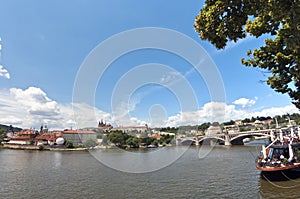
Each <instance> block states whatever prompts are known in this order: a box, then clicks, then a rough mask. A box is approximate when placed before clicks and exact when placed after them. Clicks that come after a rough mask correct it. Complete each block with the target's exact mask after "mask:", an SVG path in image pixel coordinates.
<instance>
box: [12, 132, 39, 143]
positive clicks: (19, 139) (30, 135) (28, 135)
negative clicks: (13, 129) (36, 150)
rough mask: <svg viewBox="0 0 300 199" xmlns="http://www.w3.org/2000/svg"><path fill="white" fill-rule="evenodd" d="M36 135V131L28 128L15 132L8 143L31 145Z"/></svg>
mask: <svg viewBox="0 0 300 199" xmlns="http://www.w3.org/2000/svg"><path fill="white" fill-rule="evenodd" d="M35 136H36V131H34V130H30V129H26V130H22V131H20V132H18V133H16V134H15V136H13V137H12V138H10V140H9V141H8V142H7V144H18V145H29V144H31V143H32V141H33V139H34V137H35Z"/></svg>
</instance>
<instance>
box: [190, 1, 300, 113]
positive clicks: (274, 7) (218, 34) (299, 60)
mask: <svg viewBox="0 0 300 199" xmlns="http://www.w3.org/2000/svg"><path fill="white" fill-rule="evenodd" d="M194 27H195V30H196V31H197V32H198V33H199V36H200V38H201V39H204V40H208V41H209V42H211V43H212V44H213V45H214V46H216V48H218V49H222V48H224V47H225V46H226V45H227V42H228V41H234V42H236V41H237V40H238V39H242V38H245V37H246V36H248V35H251V36H255V37H260V36H262V35H265V34H268V35H269V38H267V39H266V40H265V45H264V46H262V47H260V48H259V49H255V50H254V51H251V50H249V51H248V53H247V56H248V59H244V58H243V59H242V64H244V65H245V66H253V67H259V68H261V69H263V70H264V71H266V72H269V73H270V76H269V77H268V79H267V81H266V82H267V84H268V85H269V86H270V87H271V88H272V89H274V90H275V91H277V92H280V93H287V94H288V95H289V96H290V97H291V99H292V101H293V103H294V104H295V105H296V106H297V107H298V108H300V65H299V64H300V57H299V56H300V1H299V0H285V1H279V0H255V1H254V0H235V1H232V0H225V1H223V0H222V1H221V0H206V2H205V6H204V8H203V9H201V10H200V13H199V15H198V16H197V17H196V19H195V24H194Z"/></svg>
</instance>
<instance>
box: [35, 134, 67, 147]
mask: <svg viewBox="0 0 300 199" xmlns="http://www.w3.org/2000/svg"><path fill="white" fill-rule="evenodd" d="M60 137H62V133H61V132H57V131H54V132H46V133H42V134H40V135H38V136H36V137H35V138H34V141H35V144H36V145H54V143H55V142H56V140H57V138H60Z"/></svg>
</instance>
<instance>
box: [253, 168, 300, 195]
mask: <svg viewBox="0 0 300 199" xmlns="http://www.w3.org/2000/svg"><path fill="white" fill-rule="evenodd" d="M290 174H291V173H290ZM294 174H295V175H288V174H287V175H286V174H285V173H283V174H282V175H280V174H279V173H278V174H275V175H276V176H275V177H274V176H269V175H264V174H262V175H261V178H260V179H259V191H260V196H261V197H262V198H299V194H300V190H299V188H300V176H299V172H297V173H294Z"/></svg>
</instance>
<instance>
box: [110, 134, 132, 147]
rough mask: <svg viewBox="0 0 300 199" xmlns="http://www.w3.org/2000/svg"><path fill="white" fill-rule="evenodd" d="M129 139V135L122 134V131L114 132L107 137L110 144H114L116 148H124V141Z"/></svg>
mask: <svg viewBox="0 0 300 199" xmlns="http://www.w3.org/2000/svg"><path fill="white" fill-rule="evenodd" d="M128 138H129V135H128V134H126V133H123V132H122V131H114V132H111V133H110V134H109V135H108V139H109V141H110V142H112V143H114V144H115V145H116V146H119V147H121V148H122V147H124V145H125V144H126V140H127V139H128Z"/></svg>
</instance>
